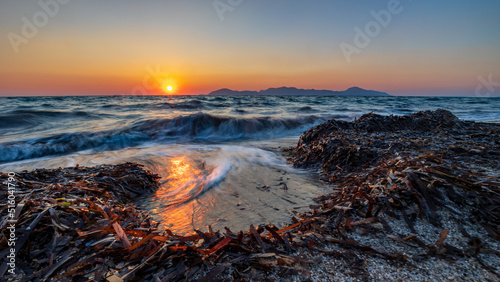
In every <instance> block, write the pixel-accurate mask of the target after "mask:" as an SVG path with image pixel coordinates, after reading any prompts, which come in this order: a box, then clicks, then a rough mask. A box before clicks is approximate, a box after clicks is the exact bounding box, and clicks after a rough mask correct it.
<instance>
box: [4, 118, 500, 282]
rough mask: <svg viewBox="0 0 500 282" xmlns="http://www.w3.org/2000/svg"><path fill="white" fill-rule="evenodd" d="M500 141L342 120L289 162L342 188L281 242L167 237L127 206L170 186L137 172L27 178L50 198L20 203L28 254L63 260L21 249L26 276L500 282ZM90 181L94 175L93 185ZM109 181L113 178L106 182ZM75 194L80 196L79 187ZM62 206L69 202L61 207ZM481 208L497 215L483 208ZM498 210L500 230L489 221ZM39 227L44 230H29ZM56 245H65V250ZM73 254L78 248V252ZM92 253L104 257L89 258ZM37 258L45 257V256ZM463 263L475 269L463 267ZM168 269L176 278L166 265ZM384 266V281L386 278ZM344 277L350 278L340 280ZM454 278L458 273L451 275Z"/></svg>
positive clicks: (265, 232)
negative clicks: (417, 269) (418, 268)
mask: <svg viewBox="0 0 500 282" xmlns="http://www.w3.org/2000/svg"><path fill="white" fill-rule="evenodd" d="M499 132H500V125H498V124H483V123H473V122H464V121H460V120H458V119H457V118H456V117H455V116H453V114H451V113H449V112H446V111H443V110H438V111H434V112H420V113H416V114H412V115H408V116H403V117H382V116H378V115H375V114H368V115H364V116H363V117H361V118H360V119H358V120H356V121H354V122H343V121H337V120H331V121H327V122H325V123H323V124H321V125H318V126H316V127H313V128H311V129H309V130H308V131H306V132H305V133H304V134H303V135H302V136H301V139H300V141H299V143H298V146H297V147H296V148H295V149H289V150H287V153H288V154H290V161H291V162H292V163H294V164H295V165H296V166H298V167H309V168H316V169H321V170H322V171H321V177H322V179H323V180H324V181H327V182H330V183H333V184H336V185H337V186H338V189H337V190H334V191H333V193H332V194H330V195H325V196H322V197H318V198H317V199H316V200H317V204H314V205H311V210H310V211H309V212H306V213H303V214H301V216H300V217H299V218H293V219H292V223H291V224H290V225H289V226H288V227H285V228H283V229H281V230H278V229H277V228H275V227H273V226H251V227H250V230H249V231H246V232H240V233H233V232H231V231H230V230H228V229H227V230H225V232H224V231H223V232H224V233H223V234H221V233H219V232H210V231H209V232H201V231H200V232H197V233H196V234H195V235H192V236H176V235H175V234H172V233H170V234H169V232H168V231H167V232H166V233H165V234H160V233H157V232H156V233H155V231H154V228H155V225H156V223H154V222H151V221H150V220H148V219H147V215H146V214H145V213H144V212H143V211H140V210H138V209H136V208H135V207H134V205H124V204H126V203H127V202H128V203H130V199H129V200H127V199H126V198H127V197H129V196H126V194H127V192H128V193H132V197H130V198H131V199H133V197H134V196H133V193H135V192H134V191H136V192H138V193H142V192H143V191H141V190H137V187H142V189H145V188H147V187H149V188H154V186H155V185H157V184H155V181H157V180H155V177H154V175H151V174H149V173H147V172H145V171H144V170H143V169H142V168H140V166H138V165H135V164H125V165H118V166H99V167H95V168H78V167H76V168H66V169H60V170H51V171H49V170H43V169H42V170H37V171H38V173H36V172H32V173H25V174H24V176H22V178H20V179H18V181H21V182H22V181H24V183H25V184H26V183H27V182H26V181H28V182H29V181H30V180H28V179H25V177H28V178H29V177H35V176H36V177H38V178H36V179H37V180H31V181H35V182H36V183H35V182H31V183H32V184H31V185H34V186H33V187H37V188H35V189H37V190H36V191H37V192H32V193H34V194H35V193H39V195H38V197H37V198H32V199H26V197H25V196H26V195H31V196H30V197H33V194H29V192H26V193H24V192H23V193H18V196H17V202H16V204H17V206H18V207H19V206H20V203H21V201H24V202H23V203H22V207H21V210H20V211H19V214H18V216H19V225H18V229H16V231H17V232H18V233H19V235H18V236H19V238H20V240H19V241H21V239H22V238H24V237H26V239H25V240H28V239H30V240H32V238H31V237H30V236H32V235H30V233H31V232H42V231H44V230H46V229H53V230H51V231H50V232H46V234H44V233H43V232H42V233H40V234H41V235H43V236H37V238H42V239H43V238H45V237H46V238H45V239H44V240H46V241H43V242H42V243H43V244H46V245H47V246H49V245H52V246H55V247H52V249H50V248H49V250H43V249H41V246H40V245H43V244H42V243H40V244H39V245H38V246H35V244H34V243H33V244H31V246H30V247H29V249H26V248H27V247H26V246H23V245H22V244H21V246H20V247H19V248H20V249H19V250H18V251H17V252H18V258H20V259H21V260H20V261H19V267H20V268H21V269H22V270H23V271H26V272H28V273H29V272H30V271H31V272H32V274H30V275H31V276H32V277H35V276H38V277H45V278H47V279H48V278H53V277H56V276H58V277H59V278H67V277H69V276H74V275H81V277H82V278H83V277H86V278H88V277H89V276H85V275H93V276H91V277H92V278H94V279H96V280H99V279H101V280H102V281H105V280H106V279H107V280H108V281H121V280H120V279H125V280H133V279H154V278H155V277H156V278H158V279H166V278H168V279H182V278H186V279H188V280H193V279H195V278H204V279H206V280H210V279H212V278H215V277H220V278H230V279H246V280H251V279H263V278H265V277H267V274H266V273H267V272H270V273H272V275H273V276H272V277H275V278H280V277H292V278H294V279H297V280H305V279H313V280H321V279H339V280H341V279H344V278H345V279H376V278H377V276H375V277H373V275H382V276H381V278H385V279H419V277H420V279H433V278H437V277H442V276H439V275H451V274H452V273H453V272H457V271H459V270H460V269H463V268H464V265H465V264H470V265H475V266H479V267H477V269H476V270H470V271H471V275H475V277H473V278H474V279H481V278H483V279H489V280H497V279H499V276H498V273H499V272H500V269H498V265H500V254H499V253H498V251H496V250H498V249H499V248H500V245H499V244H498V240H499V238H498V237H496V236H498V218H497V216H498V214H497V213H498V211H496V210H495V209H494V206H493V205H492V204H490V203H489V202H488V201H495V200H498V199H496V198H495V197H496V196H495V195H496V193H499V191H498V183H497V182H496V181H495V179H494V178H491V176H492V175H488V174H491V173H493V174H494V173H495V171H498V164H495V161H494V160H495V156H496V157H498V155H499V154H500V150H499V144H498V141H497V140H499V138H498V137H499ZM474 134H475V135H474ZM471 136H472V137H471ZM474 136H475V137H474ZM470 138H473V140H468V139H470ZM446 148H448V149H446ZM426 150H427V151H429V152H426ZM495 165H496V166H495ZM83 170H87V172H89V173H88V174H85V173H83V175H82V174H81V173H82V171H83ZM79 171H80V172H79ZM103 171H104V172H105V173H104V174H106V173H108V175H103V174H102V172H103ZM106 171H107V172H106ZM113 171H115V174H113ZM131 172H133V173H135V174H137V175H138V177H136V178H134V179H135V180H136V182H137V183H135V184H134V183H133V181H132V182H131V181H130V180H131V179H130V177H132V176H131ZM65 173H66V174H67V175H66V176H68V175H71V173H73V174H74V175H73V177H76V178H73V179H71V178H69V179H65V178H64V177H60V178H56V179H57V181H55V182H54V181H52V182H51V183H44V182H42V181H40V180H41V179H40V177H42V176H43V175H45V174H46V175H48V177H49V179H50V177H51V175H52V177H53V176H54V174H55V175H58V174H62V175H64V174H65ZM79 173H80V174H79ZM99 174H101V175H100V177H101V178H99V177H97V179H96V176H99ZM19 175H20V176H21V174H19ZM493 176H494V175H493ZM3 177H4V175H2V178H3ZM106 177H107V178H106ZM488 177H490V178H491V179H490V178H488ZM103 178H105V180H103ZM82 179H84V180H85V181H81V180H82ZM99 179H100V180H99ZM124 179H125V180H124ZM127 179H129V181H127ZM25 180H26V181H25ZM64 181H66V182H64ZM68 181H69V182H68ZM99 181H101V182H99ZM129 182H130V183H129ZM33 183H34V184H33ZM75 183H80V184H78V185H76V187H75ZM105 183H108V185H107V186H106V185H104V184H105ZM110 183H111V184H110ZM124 183H126V185H125V184H124ZM131 183H132V184H131ZM141 183H142V186H141ZM156 183H157V182H156ZM2 185H3V184H2ZM36 185H38V186H36ZM65 185H66V186H65ZM110 185H111V186H110ZM124 185H125V187H123V186H124ZM483 186H484V187H485V188H487V189H483V188H482V187H483ZM110 187H112V188H110ZM450 187H451V188H450ZM128 188H130V191H128ZM109 189H111V190H110V191H109ZM105 190H106V191H107V192H106V191H105ZM5 191H6V189H2V193H4V192H5ZM131 191H132V192H131ZM110 192H111V193H110ZM44 193H45V194H44ZM65 193H66V194H65ZM72 193H76V194H72ZM113 193H114V194H113ZM468 193H475V194H474V199H475V200H477V201H478V202H473V203H472V204H469V203H467V199H468V198H467V197H465V196H466V195H468ZM48 195H50V196H51V197H49V196H48ZM62 195H64V197H62ZM75 195H77V196H78V197H80V198H87V197H89V196H90V197H94V198H92V199H95V201H83V200H82V201H81V200H79V198H78V197H75V199H72V200H71V201H69V200H66V199H70V198H71V197H73V196H75ZM42 196H43V197H42ZM68 197H69V198H68ZM61 198H64V200H58V199H61ZM475 203H476V204H477V203H481V204H483V205H486V206H487V207H489V208H485V209H480V208H476V207H475V206H474V205H473V204H475ZM42 204H43V205H44V206H45V209H43V208H42ZM28 208H29V212H28ZM492 208H493V209H492ZM127 209H129V210H127ZM3 210H4V209H2V216H3V215H4V212H3ZM485 211H486V214H487V215H489V216H490V217H491V218H487V217H486V216H483V214H484V212H485ZM457 212H458V215H457ZM36 213H37V214H38V216H36V217H35V216H34V214H36ZM16 214H17V212H16ZM478 214H479V215H478ZM89 215H92V217H93V218H90V217H89ZM131 215H134V216H131ZM73 217H79V218H80V221H79V222H80V223H81V224H83V225H82V226H81V227H80V228H79V230H78V231H72V230H71V228H67V227H71V226H69V225H71V221H70V220H68V218H73ZM33 218H34V219H33ZM85 218H87V219H85ZM457 218H458V219H459V220H460V221H463V223H462V224H461V226H462V228H460V224H456V222H457ZM37 219H38V221H36V220H37ZM31 224H33V228H30V229H27V228H25V229H22V228H23V227H27V226H30V225H31ZM96 224H97V225H96ZM454 224H455V225H456V226H455V225H454ZM495 224H496V225H495ZM485 226H486V227H485ZM3 228H4V227H2V229H3ZM40 229H41V231H37V230H40ZM476 229H477V230H476ZM445 230H447V231H445ZM463 231H465V232H463ZM44 232H45V231H44ZM25 234H28V235H25ZM49 234H57V236H55V238H56V239H54V238H52V239H50V235H49ZM465 234H468V236H467V235H465ZM495 237H496V239H495ZM67 238H69V239H67ZM59 240H60V241H59ZM66 241H67V242H66ZM61 242H63V243H64V242H66V244H69V246H70V247H72V248H71V249H70V250H67V249H65V248H64V244H62V243H61ZM77 242H79V243H77ZM87 244H88V246H91V247H94V250H95V251H92V250H88V248H87ZM78 246H80V247H78ZM84 246H85V247H84ZM35 247H38V248H40V249H39V251H38V252H36V249H34V248H35ZM96 247H98V248H97V250H96ZM381 247H383V248H381ZM47 248H48V247H47ZM384 248H385V249H384ZM44 249H45V247H44ZM34 251H35V253H36V254H37V255H38V257H39V259H38V260H37V262H38V264H35V265H29V263H27V261H22V259H23V255H24V257H25V258H26V257H29V255H28V254H31V255H32V253H33V252H34ZM23 252H24V253H23ZM120 256H121V257H120ZM3 257H5V256H4V254H3V253H2V258H3ZM125 258H126V259H125ZM317 258H320V259H319V261H318V259H317ZM451 259H455V260H456V261H459V262H461V263H462V266H461V267H452V264H451V263H450V262H449V260H451ZM75 260H76V261H75ZM332 260H333V261H332ZM335 260H338V262H334V261H335ZM422 261H426V262H427V264H426V263H425V262H424V265H425V266H426V267H432V266H433V265H434V262H436V261H440V262H444V264H443V265H441V266H439V267H441V268H439V267H438V266H437V264H436V267H435V269H434V270H428V272H427V274H425V273H424V275H427V276H418V275H422V274H420V273H414V271H413V272H412V267H413V268H414V266H415V265H417V264H418V263H422ZM159 262H162V264H163V265H166V266H168V267H161V266H157V265H158V264H159ZM429 262H430V263H429ZM155 265H156V266H155ZM495 265H497V267H496V268H495ZM37 266H38V268H37ZM377 266H380V269H379V270H375V269H376V268H377ZM392 266H397V267H398V268H399V269H400V270H398V271H395V273H394V275H393V276H391V277H392V278H391V277H388V276H387V274H390V273H388V269H390V267H392ZM2 267H3V264H2ZM119 267H121V268H119ZM127 267H128V268H127ZM155 267H156V268H155ZM332 267H333V269H336V271H337V272H336V273H335V272H334V273H329V272H328V270H331V268H332ZM370 267H371V268H370ZM388 267H389V268H388ZM130 268H131V269H130ZM398 268H396V270H397V269H398ZM63 269H66V271H65V272H62V270H63ZM443 269H449V270H452V271H451V272H450V273H451V274H450V273H448V274H446V273H445V272H443ZM0 270H2V268H0ZM92 271H93V272H92ZM345 271H348V272H349V273H350V275H348V274H346V273H344V272H345ZM87 272H88V273H87ZM398 274H399V276H398ZM339 275H345V276H343V277H341V276H339ZM383 275H385V276H383ZM112 279H115V280H112ZM450 279H451V278H450Z"/></svg>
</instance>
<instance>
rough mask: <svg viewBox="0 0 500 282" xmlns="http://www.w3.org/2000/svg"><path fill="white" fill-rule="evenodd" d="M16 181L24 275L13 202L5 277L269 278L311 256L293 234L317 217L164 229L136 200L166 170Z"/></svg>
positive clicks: (70, 173) (115, 169)
mask: <svg viewBox="0 0 500 282" xmlns="http://www.w3.org/2000/svg"><path fill="white" fill-rule="evenodd" d="M1 176H2V178H4V179H7V178H8V177H9V175H8V174H5V173H3V174H2V175H1ZM15 181H16V185H17V186H18V188H17V190H16V191H15V196H16V210H15V221H16V223H15V233H16V237H17V238H16V244H15V247H14V253H15V260H14V263H15V275H13V274H11V272H7V271H8V269H9V267H10V266H9V263H11V262H12V261H9V259H4V258H6V257H7V255H8V254H9V252H10V249H11V247H9V246H7V244H8V243H7V239H8V237H9V234H8V232H9V231H8V230H7V225H8V224H10V223H8V222H9V219H10V218H9V216H10V215H9V214H6V212H7V206H6V205H4V206H2V207H1V212H2V215H3V217H2V222H1V230H2V238H1V239H0V246H1V250H2V251H1V253H0V255H1V258H2V263H1V266H0V271H1V275H2V276H4V277H6V278H7V279H10V280H13V281H14V280H15V281H31V280H39V281H51V280H52V281H88V280H93V281H172V280H173V281H175V280H184V279H188V280H193V279H194V278H199V279H200V281H210V280H212V279H213V278H215V277H216V276H217V275H219V274H221V273H223V272H226V273H227V272H228V271H229V270H230V274H228V275H230V276H231V277H232V279H244V280H251V279H258V280H262V279H264V278H265V276H264V273H265V271H269V270H272V269H274V270H276V271H278V273H279V274H280V275H283V276H284V275H290V274H297V273H300V272H302V271H303V266H304V265H305V264H307V261H306V260H304V259H303V258H301V257H298V256H293V255H291V253H292V252H294V251H296V249H297V246H298V245H297V243H295V242H294V241H293V240H292V239H293V238H292V236H291V235H290V234H289V232H291V231H292V230H298V229H302V230H305V228H309V227H308V226H310V225H311V224H312V222H313V221H314V220H309V222H301V223H297V224H294V225H291V226H289V227H287V228H285V229H282V230H278V229H277V228H276V227H274V226H257V227H254V226H253V225H251V226H250V228H249V231H247V232H241V231H240V232H238V233H233V232H232V231H231V230H230V229H228V228H226V229H225V230H224V232H223V233H222V232H220V231H216V232H214V231H213V230H211V229H209V230H208V231H207V232H202V231H199V230H197V231H196V233H195V234H193V235H190V236H180V235H176V234H173V233H172V232H170V231H169V230H166V231H158V229H157V226H158V223H157V222H154V221H152V220H150V218H149V216H148V214H147V212H145V211H141V210H138V209H137V208H135V206H134V205H133V202H132V201H131V200H133V199H134V198H135V197H137V196H138V195H139V194H142V193H148V192H152V191H155V190H156V189H157V188H158V185H159V182H158V176H156V175H153V174H151V173H150V172H147V171H145V170H144V169H143V168H142V167H141V165H139V164H133V163H127V164H122V165H103V166H97V167H78V166H77V167H74V168H65V169H55V170H47V169H39V170H35V171H32V172H22V173H19V174H17V175H16V176H15ZM1 185H2V190H1V191H2V193H3V195H2V196H5V197H7V195H6V194H7V193H6V191H7V189H6V188H7V187H6V184H5V183H4V184H1ZM299 225H300V226H299ZM264 233H265V234H264Z"/></svg>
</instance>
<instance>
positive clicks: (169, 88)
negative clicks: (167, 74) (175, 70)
mask: <svg viewBox="0 0 500 282" xmlns="http://www.w3.org/2000/svg"><path fill="white" fill-rule="evenodd" d="M161 88H162V90H163V92H165V93H172V92H173V91H174V87H173V86H172V84H171V83H170V82H169V81H165V82H163V84H162V86H161Z"/></svg>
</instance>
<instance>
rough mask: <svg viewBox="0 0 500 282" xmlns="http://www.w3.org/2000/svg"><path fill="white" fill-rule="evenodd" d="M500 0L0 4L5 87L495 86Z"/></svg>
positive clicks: (44, 90) (485, 89)
mask: <svg viewBox="0 0 500 282" xmlns="http://www.w3.org/2000/svg"><path fill="white" fill-rule="evenodd" d="M499 12H500V1H498V0H470V1H462V0H442V1H430V0H401V1H397V0H357V1H348V0H345V1H337V0H315V1H314V0H312V1H298V0H288V1H285V0H215V1H213V0H172V1H166V0H165V1H159V0H158V1H155V0H144V1H133V0H107V1H102V0H85V1H83V0H37V1H33V0H26V1H14V0H12V1H2V2H1V3H0V36H1V38H2V39H1V40H0V95H1V96H16V95H23V96H24V95H117V94H123V95H142V94H169V93H168V92H169V91H168V90H167V89H166V87H167V86H171V87H172V89H173V90H172V93H170V94H179V95H183V94H206V93H209V92H211V91H213V90H217V89H220V88H230V89H235V90H260V89H267V88H269V87H281V86H290V87H297V88H306V89H311V88H312V89H330V90H345V89H347V88H349V87H352V86H358V87H362V88H365V89H373V90H378V91H385V92H388V93H389V94H392V95H448V96H461V95H468V96H474V95H476V96H500V33H499V30H500V17H499V16H498V14H499Z"/></svg>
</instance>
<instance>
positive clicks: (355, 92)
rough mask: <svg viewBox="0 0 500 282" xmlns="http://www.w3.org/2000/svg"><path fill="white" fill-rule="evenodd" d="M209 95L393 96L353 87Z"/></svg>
mask: <svg viewBox="0 0 500 282" xmlns="http://www.w3.org/2000/svg"><path fill="white" fill-rule="evenodd" d="M208 95H214V96H215V95H224V96H242V95H257V96H386V97H387V96H391V95H389V94H387V93H385V92H380V91H375V90H366V89H363V88H359V87H351V88H349V89H347V90H344V91H333V90H316V89H299V88H295V87H278V88H269V89H266V90H260V91H249V90H244V91H237V90H231V89H227V88H222V89H219V90H215V91H212V92H210V93H209V94H208Z"/></svg>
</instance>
